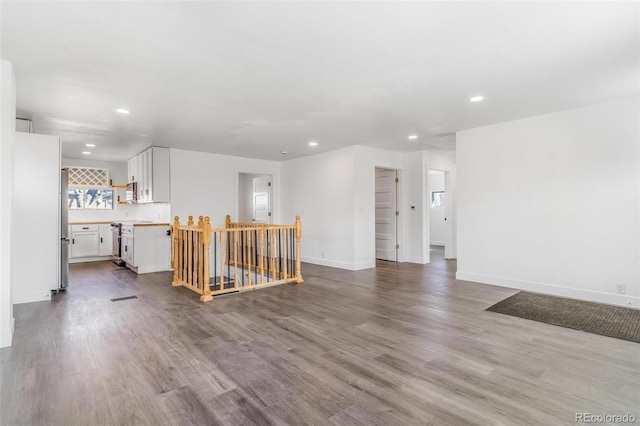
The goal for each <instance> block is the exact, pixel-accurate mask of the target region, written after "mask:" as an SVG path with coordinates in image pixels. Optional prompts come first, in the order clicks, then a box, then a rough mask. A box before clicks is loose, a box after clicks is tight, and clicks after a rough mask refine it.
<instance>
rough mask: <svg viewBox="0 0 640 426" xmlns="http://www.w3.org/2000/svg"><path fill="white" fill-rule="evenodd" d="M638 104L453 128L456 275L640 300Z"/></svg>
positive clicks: (605, 299)
mask: <svg viewBox="0 0 640 426" xmlns="http://www.w3.org/2000/svg"><path fill="white" fill-rule="evenodd" d="M638 103H639V100H638V98H633V99H626V100H622V101H617V102H611V103H605V104H599V105H594V106H590V107H586V108H580V109H574V110H570V111H563V112H558V113H553V114H547V115H542V116H538V117H532V118H527V119H523V120H517V121H512V122H508V123H502V124H498V125H494V126H487V127H482V128H478V129H472V130H467V131H464V132H459V133H458V135H457V151H458V154H457V165H458V207H459V208H458V216H459V225H458V231H459V232H458V274H457V277H458V278H459V279H464V280H470V281H478V282H483V283H489V284H496V285H502V286H508V287H515V288H521V289H527V290H532V291H538V292H543V293H550V294H556V295H561V296H568V297H574V298H580V299H587V300H594V301H599V302H605V303H614V304H620V305H628V304H631V305H633V306H636V307H638V306H640V303H639V302H640V298H639V296H640V288H639V287H640V284H639V278H640V276H639V275H640V274H639V271H640V265H639V261H638V257H639V248H638V245H639V239H638V235H639V229H638V228H639V217H640V210H639V205H638V194H639V172H640V167H639V164H640V161H639V146H640V144H639V140H640V135H639V124H640V123H639V114H640V108H639V105H638ZM617 283H622V284H625V285H626V293H627V294H626V295H618V294H616V284H617Z"/></svg>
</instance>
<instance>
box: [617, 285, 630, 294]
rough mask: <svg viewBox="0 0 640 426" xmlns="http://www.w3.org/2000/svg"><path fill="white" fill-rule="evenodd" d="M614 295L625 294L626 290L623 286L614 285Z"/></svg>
mask: <svg viewBox="0 0 640 426" xmlns="http://www.w3.org/2000/svg"><path fill="white" fill-rule="evenodd" d="M616 293H618V294H627V289H626V286H625V285H624V284H616Z"/></svg>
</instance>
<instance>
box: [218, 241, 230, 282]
mask: <svg viewBox="0 0 640 426" xmlns="http://www.w3.org/2000/svg"><path fill="white" fill-rule="evenodd" d="M223 235H227V233H226V232H224V231H220V246H219V248H220V290H221V291H222V290H224V259H225V252H226V250H225V249H224V239H223ZM227 238H228V237H227Z"/></svg>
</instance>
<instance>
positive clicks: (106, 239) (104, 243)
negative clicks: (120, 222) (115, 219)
mask: <svg viewBox="0 0 640 426" xmlns="http://www.w3.org/2000/svg"><path fill="white" fill-rule="evenodd" d="M98 237H99V239H100V243H99V244H100V246H99V249H98V252H99V253H100V256H111V255H113V231H111V224H108V225H104V224H103V225H100V233H99V235H98Z"/></svg>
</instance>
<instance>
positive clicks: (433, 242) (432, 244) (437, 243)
mask: <svg viewBox="0 0 640 426" xmlns="http://www.w3.org/2000/svg"><path fill="white" fill-rule="evenodd" d="M429 245H430V246H441V247H444V241H431V242H430V243H429Z"/></svg>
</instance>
